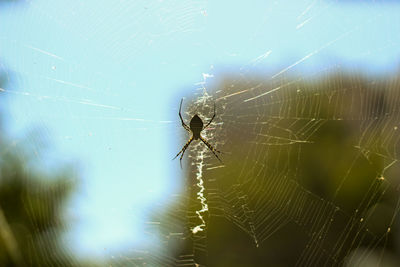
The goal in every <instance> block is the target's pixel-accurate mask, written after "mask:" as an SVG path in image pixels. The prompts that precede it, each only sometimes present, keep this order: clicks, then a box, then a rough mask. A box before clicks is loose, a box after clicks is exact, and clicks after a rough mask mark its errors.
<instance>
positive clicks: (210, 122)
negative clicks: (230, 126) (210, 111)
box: [203, 103, 215, 129]
mask: <svg viewBox="0 0 400 267" xmlns="http://www.w3.org/2000/svg"><path fill="white" fill-rule="evenodd" d="M214 118H215V103H214V115H213V116H212V118H211V120H210V122H209V123H207V125H206V126H204V128H203V129H205V128H207V127H208V125H210V124H211V122H212V121H213V119H214Z"/></svg>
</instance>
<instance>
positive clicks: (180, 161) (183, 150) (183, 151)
mask: <svg viewBox="0 0 400 267" xmlns="http://www.w3.org/2000/svg"><path fill="white" fill-rule="evenodd" d="M192 141H193V136H192V137H190V139H189V141H187V143H186V144H185V145H184V146H183V148H182V149H181V151H179V153H178V154H176V156H175V157H174V158H173V159H172V160H174V159H176V158H177V157H178V156H179V155H180V154H181V153H182V155H181V157H180V158H179V163H180V164H181V168H182V158H183V154H185V151H186V149H187V148H188V146H189V145H190V143H191V142H192Z"/></svg>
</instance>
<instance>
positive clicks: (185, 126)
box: [179, 98, 190, 132]
mask: <svg viewBox="0 0 400 267" xmlns="http://www.w3.org/2000/svg"><path fill="white" fill-rule="evenodd" d="M182 102H183V98H182V99H181V105H180V106H179V118H181V122H182V127H183V128H185V130H186V131H188V132H190V128H189V126H187V125H186V123H185V122H184V121H183V118H182V114H181V110H182Z"/></svg>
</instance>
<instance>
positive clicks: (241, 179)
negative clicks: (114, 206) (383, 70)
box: [175, 73, 400, 267]
mask: <svg viewBox="0 0 400 267" xmlns="http://www.w3.org/2000/svg"><path fill="white" fill-rule="evenodd" d="M281 85H284V86H282V89H281V90H279V91H277V92H276V93H274V94H271V95H268V97H267V96H266V97H263V98H259V99H257V100H256V101H253V102H251V104H250V105H249V104H246V102H245V101H244V100H245V99H246V98H249V94H246V96H245V97H244V96H243V95H241V94H237V95H235V92H241V91H242V90H245V89H249V88H260V90H259V91H257V90H254V91H253V95H257V94H262V93H263V92H265V90H268V88H270V89H272V88H277V87H279V86H281ZM216 87H217V88H218V90H221V91H222V92H226V93H224V94H226V95H230V94H232V95H234V96H232V97H231V98H230V99H229V101H228V104H227V107H226V109H229V110H228V111H227V110H225V112H224V114H222V115H219V116H220V118H218V116H217V120H218V119H219V120H221V121H222V122H223V124H222V125H223V126H222V129H220V130H219V131H223V132H224V136H223V137H220V138H223V139H224V146H223V147H219V149H221V150H223V151H228V152H229V153H228V154H225V156H223V160H224V163H225V167H224V168H216V169H213V170H211V171H207V172H204V177H203V178H204V180H205V188H206V192H207V194H208V197H207V198H208V204H209V208H210V213H209V216H208V222H207V225H208V231H207V234H206V236H204V238H197V241H196V237H194V236H193V237H192V238H191V239H192V241H193V240H194V242H192V243H189V245H186V246H189V247H184V248H183V249H182V251H181V252H175V256H176V257H177V258H178V257H179V255H182V254H187V251H192V252H194V258H196V257H197V258H198V259H199V262H203V263H205V262H207V264H208V265H209V266H221V267H223V266H295V265H296V264H299V262H298V260H299V259H301V257H305V256H304V255H306V254H304V253H305V252H306V253H310V256H306V257H305V258H304V259H305V260H304V261H303V262H302V263H300V264H299V266H303V264H311V266H321V264H322V265H323V264H326V266H343V265H346V266H354V265H353V264H355V265H357V266H363V265H365V264H373V263H376V262H377V260H376V259H379V261H378V262H379V264H380V265H381V266H396V265H397V264H399V263H400V248H399V247H400V244H399V243H400V238H399V237H398V235H399V227H398V223H396V221H398V218H397V217H396V214H397V212H398V211H399V210H398V209H399V207H398V206H397V205H398V200H399V188H400V187H399V184H400V179H398V177H399V176H398V174H399V167H398V166H397V164H394V165H393V166H392V165H391V164H392V162H396V161H397V156H398V152H400V150H399V147H398V144H397V140H398V133H397V132H396V129H397V128H396V125H398V124H399V123H400V113H399V107H400V95H399V92H400V83H399V82H398V78H397V77H396V76H391V77H382V78H377V77H367V76H362V75H357V74H352V75H349V74H346V73H337V74H335V73H334V74H330V75H328V76H326V77H320V78H318V79H314V80H303V79H300V80H297V79H296V78H288V79H284V80H282V81H279V82H276V83H274V82H273V81H268V80H265V79H263V78H259V77H246V78H244V79H241V78H237V77H234V76H233V77H227V78H226V79H225V80H223V82H222V83H221V84H218V85H217V86H216ZM218 97H221V96H218ZM235 97H236V98H235ZM221 98H223V97H221ZM222 102H223V101H221V103H222ZM221 105H222V104H221ZM319 122H320V123H319ZM313 124H314V125H316V126H312V125H313ZM307 127H308V128H307ZM303 129H308V130H307V131H305V130H303ZM310 133H311V134H310ZM296 139H298V140H306V141H307V142H306V143H302V142H299V143H296V142H294V143H290V142H289V143H286V144H285V142H286V141H287V140H294V141H295V140H296ZM285 140H286V141H285ZM211 160H213V158H212V157H211ZM387 166H390V168H387V169H386V167H387ZM191 168H194V167H193V166H192V167H191ZM194 176H195V174H194V170H193V169H192V172H191V173H190V178H189V181H192V182H188V183H187V186H188V196H189V197H188V198H189V199H190V200H186V202H187V203H188V204H187V207H188V209H189V211H188V212H187V214H188V215H187V216H188V217H187V218H188V221H189V224H190V221H191V220H195V219H196V217H197V216H196V213H195V211H196V210H198V209H199V203H198V200H196V192H197V191H198V188H197V187H196V185H195V183H196V181H195V179H194ZM233 188H234V189H233ZM298 196H306V198H307V199H309V204H310V205H311V204H312V205H314V204H315V205H317V207H321V209H320V210H319V212H318V213H315V214H306V213H304V214H303V213H301V212H302V210H306V208H304V207H302V206H301V205H300V204H299V203H300V202H299V200H298V199H296V197H298ZM296 201H297V202H296ZM196 203H197V204H196ZM287 205H289V206H287ZM293 205H295V206H294V208H293V209H294V210H291V207H290V206H293ZM221 207H222V208H221ZM296 210H297V211H298V212H299V214H300V215H299V216H298V217H296V216H297V214H296ZM328 211H333V213H328ZM324 212H326V213H324ZM183 216H185V215H183ZM235 216H236V217H235ZM246 216H249V217H248V218H249V219H246ZM235 218H241V219H240V220H238V221H237V222H240V223H242V224H240V223H233V221H232V220H235ZM251 218H252V219H251ZM314 219H315V220H316V221H321V222H320V225H317V226H318V227H320V228H318V227H317V228H315V229H317V230H315V229H314V230H312V224H311V223H310V222H308V221H312V220H314ZM331 219H332V221H331V222H330V220H331ZM393 219H395V221H392V220H393ZM251 221H253V222H254V221H257V225H255V236H256V237H258V238H259V239H260V240H258V242H261V244H260V246H259V247H256V244H255V241H254V238H253V237H252V230H251V225H250V222H251ZM192 224H193V225H194V223H192ZM328 226H329V227H328ZM241 227H243V229H241ZM268 228H270V229H272V230H271V233H272V234H271V235H270V236H268V238H266V239H263V237H262V234H263V231H264V230H265V229H268ZM388 228H391V229H390V232H388V231H389V230H388ZM246 231H247V233H246ZM314 231H323V234H322V235H321V236H322V238H323V241H318V240H314V239H313V238H314V235H316V232H314ZM343 233H344V235H343ZM340 238H341V239H340ZM205 239H206V241H204V240H205ZM199 240H200V241H199ZM196 242H197V244H196ZM199 242H200V243H199ZM203 245H204V246H205V247H207V249H206V251H207V252H206V253H205V254H206V256H204V257H203V256H200V257H198V255H200V254H201V253H202V252H201V250H200V249H197V248H196V247H201V246H203ZM190 246H191V247H192V248H190ZM352 255H355V256H354V257H352ZM307 257H309V258H307ZM357 257H358V258H357ZM397 266H398V265H397Z"/></svg>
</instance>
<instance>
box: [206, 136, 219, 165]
mask: <svg viewBox="0 0 400 267" xmlns="http://www.w3.org/2000/svg"><path fill="white" fill-rule="evenodd" d="M200 140H201V141H203V143H204V144H205V145H206V146H207V147H208V148H209V149H210V150H211V152H212V153H213V154H214V156H215V157H217V159H218V160H219V161H220V162H221V163H223V162H222V160H221V159H220V158H219V157H218V155H217V153H215V152H218V153H221V151H219V150H217V149H215V148H214V147H213V146H212V145H211V144H210V143H209V142H207V141H206V140H205V139H204V138H203V137H202V136H200Z"/></svg>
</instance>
